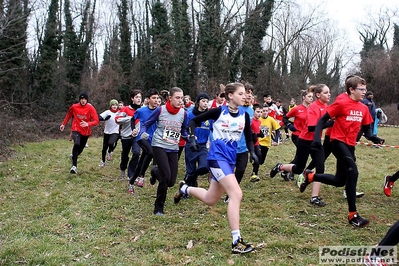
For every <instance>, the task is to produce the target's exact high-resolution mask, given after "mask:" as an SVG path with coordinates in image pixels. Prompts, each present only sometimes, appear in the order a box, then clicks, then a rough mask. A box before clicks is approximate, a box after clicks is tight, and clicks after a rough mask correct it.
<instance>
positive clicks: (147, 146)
mask: <svg viewBox="0 0 399 266" xmlns="http://www.w3.org/2000/svg"><path fill="white" fill-rule="evenodd" d="M137 144H138V145H139V146H140V147H141V156H140V160H139V162H138V163H137V167H136V170H134V174H133V178H131V179H130V180H129V183H130V184H134V181H135V180H136V179H137V177H138V176H144V175H145V171H147V168H148V166H149V165H150V162H151V160H152V158H153V157H154V154H153V152H152V146H151V143H150V142H149V141H148V140H143V139H140V140H139V141H137Z"/></svg>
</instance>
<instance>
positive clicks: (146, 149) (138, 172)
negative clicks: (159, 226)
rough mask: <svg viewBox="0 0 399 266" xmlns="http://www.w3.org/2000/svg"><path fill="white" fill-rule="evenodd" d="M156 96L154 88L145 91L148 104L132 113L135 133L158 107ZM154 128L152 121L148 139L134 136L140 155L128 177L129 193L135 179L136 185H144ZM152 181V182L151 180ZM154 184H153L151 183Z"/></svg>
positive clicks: (151, 155)
mask: <svg viewBox="0 0 399 266" xmlns="http://www.w3.org/2000/svg"><path fill="white" fill-rule="evenodd" d="M158 97H159V93H158V91H157V90H155V89H151V90H149V91H148V92H147V95H146V99H147V101H148V105H147V106H145V107H141V108H140V109H138V110H137V111H136V113H135V114H134V117H133V119H132V120H131V128H132V131H134V130H137V133H138V132H139V131H140V125H141V123H144V122H145V121H147V120H148V118H149V117H150V116H151V114H152V113H153V111H154V110H155V109H156V108H157V107H158ZM155 129H156V124H155V123H154V124H153V125H152V126H151V127H149V128H148V129H147V133H148V135H149V137H148V140H143V139H141V136H140V135H138V136H137V137H136V141H137V144H138V145H139V146H140V148H141V156H140V159H139V162H138V163H137V167H136V169H135V170H134V174H133V176H132V177H131V178H130V179H129V188H128V192H129V193H130V194H134V186H133V184H134V182H135V181H136V179H137V186H138V187H143V186H144V174H145V171H147V168H148V165H149V164H150V162H151V160H152V158H153V152H152V147H151V142H152V136H153V135H154V132H155ZM151 183H153V182H151ZM152 185H154V184H152Z"/></svg>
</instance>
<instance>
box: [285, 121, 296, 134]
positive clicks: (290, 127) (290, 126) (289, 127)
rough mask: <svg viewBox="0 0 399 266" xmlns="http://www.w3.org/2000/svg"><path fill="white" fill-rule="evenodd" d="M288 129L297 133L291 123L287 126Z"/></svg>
mask: <svg viewBox="0 0 399 266" xmlns="http://www.w3.org/2000/svg"><path fill="white" fill-rule="evenodd" d="M287 127H288V129H289V130H291V131H292V132H295V131H296V128H295V126H294V125H293V124H291V123H289V124H288V125H287Z"/></svg>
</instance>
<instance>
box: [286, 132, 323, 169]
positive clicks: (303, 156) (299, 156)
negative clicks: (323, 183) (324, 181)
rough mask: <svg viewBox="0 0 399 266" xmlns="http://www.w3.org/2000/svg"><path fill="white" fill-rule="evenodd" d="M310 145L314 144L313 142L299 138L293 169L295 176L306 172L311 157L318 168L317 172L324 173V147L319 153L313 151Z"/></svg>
mask: <svg viewBox="0 0 399 266" xmlns="http://www.w3.org/2000/svg"><path fill="white" fill-rule="evenodd" d="M310 144H312V141H311V140H304V139H301V138H298V140H297V142H296V146H297V148H296V153H295V158H294V161H295V164H294V166H293V167H292V172H293V173H294V174H297V175H298V174H301V173H302V172H303V170H305V167H306V163H307V161H308V158H309V155H310V156H311V158H312V162H313V165H314V166H315V167H316V172H317V173H324V149H323V147H322V148H321V149H320V150H318V151H315V150H311V149H310ZM312 162H311V164H312Z"/></svg>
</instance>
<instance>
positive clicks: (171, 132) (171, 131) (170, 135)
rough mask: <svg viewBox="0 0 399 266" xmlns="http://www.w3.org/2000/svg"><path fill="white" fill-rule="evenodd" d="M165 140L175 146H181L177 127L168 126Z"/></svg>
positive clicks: (164, 134) (164, 133)
mask: <svg viewBox="0 0 399 266" xmlns="http://www.w3.org/2000/svg"><path fill="white" fill-rule="evenodd" d="M163 140H164V141H167V142H169V143H173V144H179V140H180V132H177V131H176V130H175V127H170V126H166V127H165V129H164V131H163Z"/></svg>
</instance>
